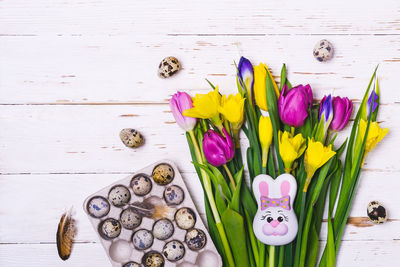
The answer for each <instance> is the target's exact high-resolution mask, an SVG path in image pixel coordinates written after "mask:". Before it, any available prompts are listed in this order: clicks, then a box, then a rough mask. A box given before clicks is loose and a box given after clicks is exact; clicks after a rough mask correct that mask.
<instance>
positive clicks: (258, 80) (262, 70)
mask: <svg viewBox="0 0 400 267" xmlns="http://www.w3.org/2000/svg"><path fill="white" fill-rule="evenodd" d="M253 69H254V98H255V100H256V104H257V106H258V107H259V108H261V109H262V110H265V111H268V107H267V91H266V87H265V79H266V77H267V72H268V74H269V75H270V77H271V79H272V85H273V86H274V89H275V94H276V97H277V98H279V89H278V86H277V85H276V83H275V80H274V78H272V75H271V73H270V72H269V70H268V67H267V65H266V64H263V63H260V65H258V66H254V67H253Z"/></svg>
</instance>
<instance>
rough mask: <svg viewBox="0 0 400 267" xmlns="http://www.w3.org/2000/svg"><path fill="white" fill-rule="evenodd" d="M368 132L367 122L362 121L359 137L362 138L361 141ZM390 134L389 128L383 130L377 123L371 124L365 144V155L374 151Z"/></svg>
mask: <svg viewBox="0 0 400 267" xmlns="http://www.w3.org/2000/svg"><path fill="white" fill-rule="evenodd" d="M366 130H367V122H366V121H365V120H363V119H361V120H360V126H359V135H360V137H361V139H360V140H363V139H364V136H365V131H366ZM388 132H389V129H388V128H384V129H382V128H381V127H380V126H379V124H378V123H377V122H376V121H374V122H371V123H370V126H369V130H368V136H367V142H366V144H365V154H367V153H368V152H370V151H371V150H373V149H374V148H375V146H376V145H377V144H378V143H379V142H380V141H381V140H382V139H383V138H384V137H385V136H386V134H387V133H388Z"/></svg>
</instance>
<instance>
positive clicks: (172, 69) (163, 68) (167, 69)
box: [158, 57, 181, 78]
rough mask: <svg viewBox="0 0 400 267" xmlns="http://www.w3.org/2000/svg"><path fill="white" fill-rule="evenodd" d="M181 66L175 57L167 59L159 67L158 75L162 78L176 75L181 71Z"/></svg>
mask: <svg viewBox="0 0 400 267" xmlns="http://www.w3.org/2000/svg"><path fill="white" fill-rule="evenodd" d="M180 68H181V64H179V61H178V59H177V58H175V57H166V58H164V59H163V60H161V62H160V65H158V75H159V76H160V77H161V78H168V77H171V76H172V75H174V74H175V73H177V72H178V70H180Z"/></svg>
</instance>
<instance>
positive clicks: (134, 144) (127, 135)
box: [119, 128, 144, 148]
mask: <svg viewBox="0 0 400 267" xmlns="http://www.w3.org/2000/svg"><path fill="white" fill-rule="evenodd" d="M119 137H120V138H121V141H122V143H124V145H125V146H127V147H131V148H138V147H140V146H141V145H143V143H144V138H143V136H142V134H141V133H140V132H139V131H136V130H135V129H131V128H125V129H122V130H121V132H120V133H119Z"/></svg>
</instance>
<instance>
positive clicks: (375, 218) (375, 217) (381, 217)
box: [367, 201, 387, 224]
mask: <svg viewBox="0 0 400 267" xmlns="http://www.w3.org/2000/svg"><path fill="white" fill-rule="evenodd" d="M367 214H368V217H369V219H370V220H371V221H372V222H373V223H376V224H380V223H384V222H386V221H387V212H386V209H385V207H383V206H382V205H381V204H380V203H379V202H378V201H371V202H370V203H369V204H368V207H367Z"/></svg>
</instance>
